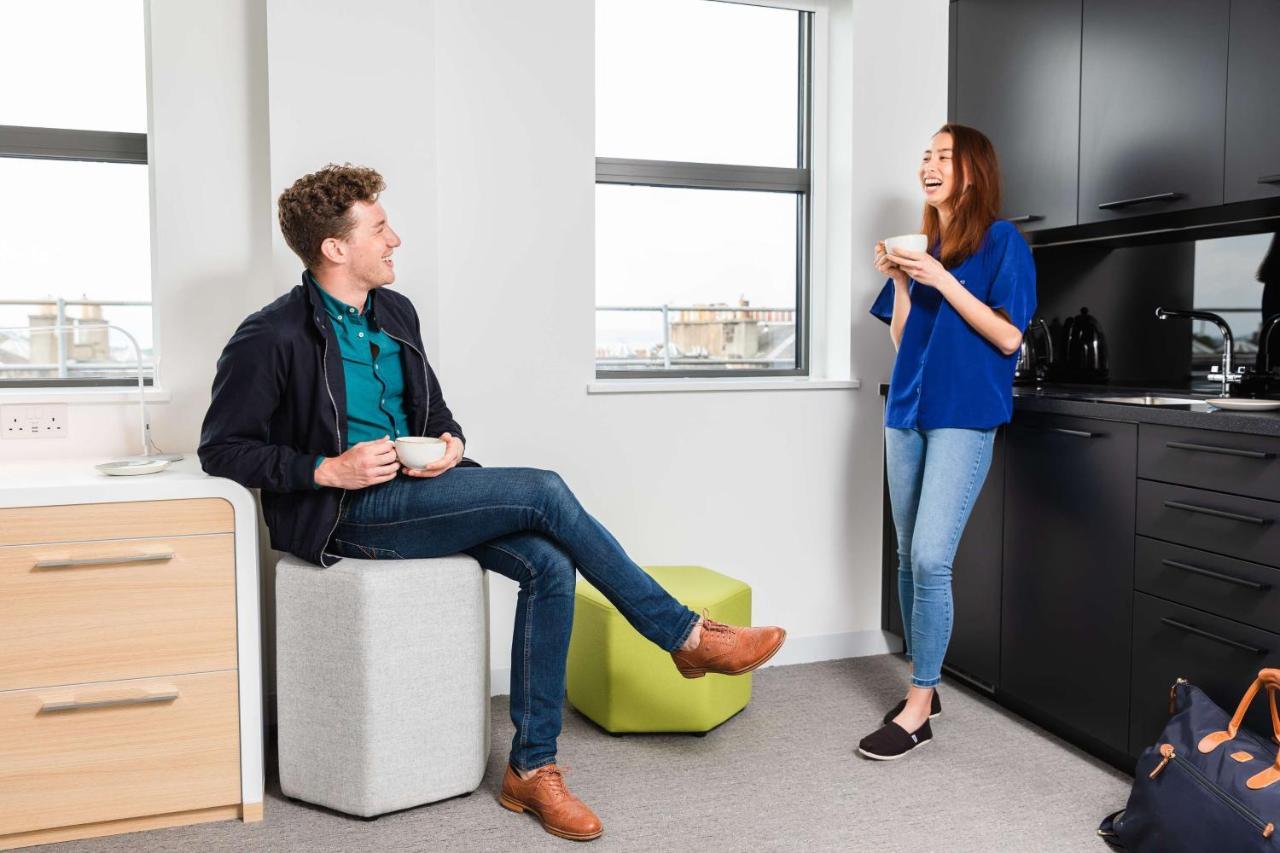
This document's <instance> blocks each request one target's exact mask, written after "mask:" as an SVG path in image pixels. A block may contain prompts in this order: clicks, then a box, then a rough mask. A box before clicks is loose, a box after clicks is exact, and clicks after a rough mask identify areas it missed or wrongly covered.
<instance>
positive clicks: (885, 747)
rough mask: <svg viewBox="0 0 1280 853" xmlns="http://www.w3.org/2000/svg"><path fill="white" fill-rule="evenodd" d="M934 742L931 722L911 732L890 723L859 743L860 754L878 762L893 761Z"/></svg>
mask: <svg viewBox="0 0 1280 853" xmlns="http://www.w3.org/2000/svg"><path fill="white" fill-rule="evenodd" d="M931 740H933V731H932V730H931V729H930V728H929V721H928V720H925V721H924V725H922V726H921V727H920V728H918V729H916V730H915V731H914V732H909V731H907V730H906V729H904V728H903V727H902V726H900V725H898V724H897V723H888V724H886V725H884V726H882V727H880V728H878V729H876V730H875V731H874V732H872V733H871V734H869V735H867V736H866V737H864V738H863V739H862V740H861V741H859V742H858V752H861V753H862V754H863V755H865V756H866V757H867V758H873V759H875V760H876V761H893V760H895V759H898V758H901V757H902V756H904V755H906V754H907V753H908V752H911V751H912V750H913V749H917V748H919V747H922V746H924V745H925V744H926V743H929V742H930V741H931Z"/></svg>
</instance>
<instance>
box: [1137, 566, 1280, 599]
mask: <svg viewBox="0 0 1280 853" xmlns="http://www.w3.org/2000/svg"><path fill="white" fill-rule="evenodd" d="M1160 562H1161V564H1163V565H1166V566H1168V567H1169V568H1171V569H1182V571H1184V572H1191V573H1192V574H1195V575H1203V576H1204V577H1206V578H1213V579H1214V580H1219V581H1224V582H1226V583H1233V584H1236V585H1238V586H1247V587H1249V589H1256V590H1257V591H1258V592H1266V591H1267V590H1269V589H1271V584H1269V583H1258V582H1257V581H1251V580H1249V579H1248V578H1238V577H1236V576H1235V575H1224V574H1222V573H1221V572H1215V571H1212V570H1210V569H1202V568H1201V567H1199V566H1193V565H1191V564H1190V563H1180V562H1178V561H1177V560H1161V561H1160Z"/></svg>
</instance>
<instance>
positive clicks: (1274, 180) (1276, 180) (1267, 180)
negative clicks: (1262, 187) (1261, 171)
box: [1258, 175, 1280, 184]
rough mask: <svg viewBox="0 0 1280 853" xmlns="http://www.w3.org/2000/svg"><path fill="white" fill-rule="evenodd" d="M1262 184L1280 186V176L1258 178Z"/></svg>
mask: <svg viewBox="0 0 1280 853" xmlns="http://www.w3.org/2000/svg"><path fill="white" fill-rule="evenodd" d="M1258 183H1260V184H1280V175H1263V176H1262V177H1261V178H1258Z"/></svg>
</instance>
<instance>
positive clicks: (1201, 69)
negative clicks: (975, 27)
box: [961, 0, 1257, 223]
mask: <svg viewBox="0 0 1280 853" xmlns="http://www.w3.org/2000/svg"><path fill="white" fill-rule="evenodd" d="M1229 11H1230V4H1228V3H1226V2H1223V1H1222V0H1164V2H1161V3H1155V4H1153V3H1151V2H1148V0H1084V8H1083V27H1082V37H1081V38H1082V41H1081V75H1080V89H1081V90H1080V196H1079V221H1080V222H1081V223H1089V222H1105V221H1108V220H1114V219H1121V218H1125V217H1129V216H1144V215H1148V214H1153V213H1165V212H1172V211H1178V210H1189V209H1192V208H1201V207H1209V206H1214V205H1221V204H1222V203H1223V157H1224V127H1225V126H1226V99H1225V98H1224V97H1223V93H1224V92H1225V91H1226V89H1227V49H1228V48H1227V37H1228V29H1229ZM961 18H962V20H963V10H961ZM1256 177H1257V176H1255V179H1256Z"/></svg>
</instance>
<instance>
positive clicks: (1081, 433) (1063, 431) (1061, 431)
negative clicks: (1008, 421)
mask: <svg viewBox="0 0 1280 853" xmlns="http://www.w3.org/2000/svg"><path fill="white" fill-rule="evenodd" d="M1022 428H1023V429H1026V430H1030V431H1031V432H1052V433H1057V434H1058V435H1073V436H1075V437H1076V438H1097V437H1098V436H1099V435H1100V433H1096V432H1086V431H1085V430H1082V429H1067V428H1065V427H1042V426H1023V427H1022Z"/></svg>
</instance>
